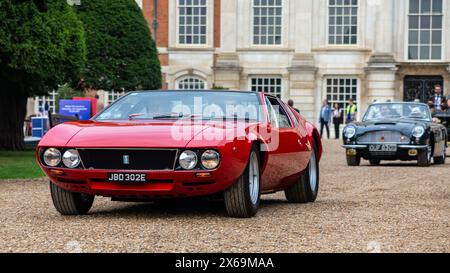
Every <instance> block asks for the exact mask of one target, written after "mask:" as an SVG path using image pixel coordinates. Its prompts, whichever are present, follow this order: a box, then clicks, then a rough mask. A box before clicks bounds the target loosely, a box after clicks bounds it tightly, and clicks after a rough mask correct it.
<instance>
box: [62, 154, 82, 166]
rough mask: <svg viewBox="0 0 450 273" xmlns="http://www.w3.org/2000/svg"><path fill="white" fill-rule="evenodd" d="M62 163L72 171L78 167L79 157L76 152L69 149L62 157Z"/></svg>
mask: <svg viewBox="0 0 450 273" xmlns="http://www.w3.org/2000/svg"><path fill="white" fill-rule="evenodd" d="M62 161H63V163H64V165H65V166H66V167H67V168H70V169H74V168H76V167H78V165H80V162H81V160H80V155H79V154H78V151H77V150H74V149H69V150H67V151H66V152H65V153H64V154H63V157H62Z"/></svg>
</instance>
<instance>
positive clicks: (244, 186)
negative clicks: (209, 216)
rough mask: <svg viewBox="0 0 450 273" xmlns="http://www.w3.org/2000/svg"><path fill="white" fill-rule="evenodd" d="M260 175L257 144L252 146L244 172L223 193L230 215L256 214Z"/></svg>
mask: <svg viewBox="0 0 450 273" xmlns="http://www.w3.org/2000/svg"><path fill="white" fill-rule="evenodd" d="M260 177H261V171H260V158H259V152H258V149H257V146H253V148H252V150H251V152H250V157H249V160H248V164H247V167H246V168H245V171H244V173H243V174H242V176H241V177H240V178H239V180H238V181H237V182H236V183H235V184H234V185H233V186H232V187H231V188H229V189H228V190H226V191H225V193H224V199H225V208H226V211H227V213H228V215H229V216H230V217H236V218H250V217H252V216H254V215H256V212H257V211H258V207H259V202H260V199H261V179H260Z"/></svg>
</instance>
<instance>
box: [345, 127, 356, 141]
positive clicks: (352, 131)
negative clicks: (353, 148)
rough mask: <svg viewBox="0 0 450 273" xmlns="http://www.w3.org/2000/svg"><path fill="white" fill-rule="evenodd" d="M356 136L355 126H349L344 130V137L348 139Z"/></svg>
mask: <svg viewBox="0 0 450 273" xmlns="http://www.w3.org/2000/svg"><path fill="white" fill-rule="evenodd" d="M355 134H356V128H355V127H353V126H349V127H347V128H345V130H344V135H345V137H346V138H352V137H354V136H355Z"/></svg>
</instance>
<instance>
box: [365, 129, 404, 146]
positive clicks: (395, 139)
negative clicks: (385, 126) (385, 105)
mask: <svg viewBox="0 0 450 273" xmlns="http://www.w3.org/2000/svg"><path fill="white" fill-rule="evenodd" d="M357 141H358V143H360V144H370V143H383V142H384V143H401V144H403V143H409V142H410V139H409V137H406V136H404V135H402V134H401V133H400V132H396V131H376V132H369V133H366V134H364V135H362V136H360V137H359V138H358V140H357Z"/></svg>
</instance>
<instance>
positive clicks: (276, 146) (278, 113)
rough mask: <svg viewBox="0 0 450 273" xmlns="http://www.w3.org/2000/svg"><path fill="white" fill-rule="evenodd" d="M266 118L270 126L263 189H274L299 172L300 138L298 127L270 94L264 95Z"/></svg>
mask: <svg viewBox="0 0 450 273" xmlns="http://www.w3.org/2000/svg"><path fill="white" fill-rule="evenodd" d="M265 103H266V107H267V112H268V119H269V123H270V127H271V131H270V145H269V151H268V152H269V156H268V161H267V165H266V170H265V172H264V173H263V181H264V185H263V191H268V190H275V189H278V188H280V187H281V185H282V184H284V183H285V182H286V180H289V178H292V179H294V177H295V176H296V174H298V173H300V172H301V166H300V164H298V161H299V160H301V158H302V156H301V151H302V145H301V138H300V136H299V131H298V128H296V127H295V125H294V123H293V121H292V120H291V117H290V116H289V114H288V112H287V111H286V109H285V108H284V107H283V105H282V103H280V101H279V100H278V99H277V98H275V97H272V96H266V97H265Z"/></svg>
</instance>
